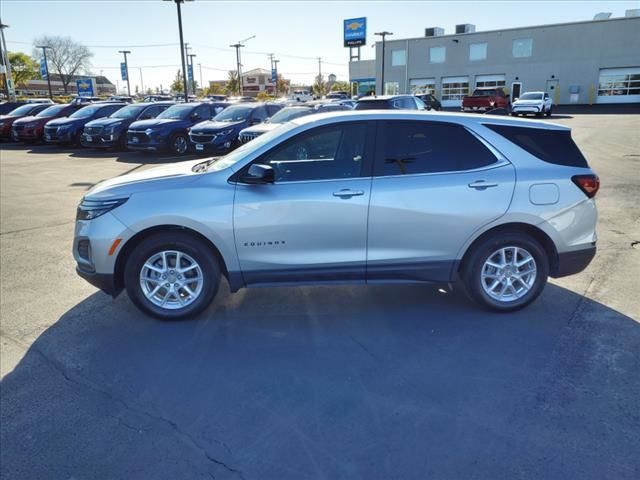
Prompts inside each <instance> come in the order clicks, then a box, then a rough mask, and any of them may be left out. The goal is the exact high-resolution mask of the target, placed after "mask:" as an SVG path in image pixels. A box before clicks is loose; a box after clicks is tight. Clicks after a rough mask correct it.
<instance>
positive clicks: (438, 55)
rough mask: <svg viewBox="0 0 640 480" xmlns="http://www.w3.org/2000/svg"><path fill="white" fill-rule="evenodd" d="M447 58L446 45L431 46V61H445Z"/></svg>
mask: <svg viewBox="0 0 640 480" xmlns="http://www.w3.org/2000/svg"><path fill="white" fill-rule="evenodd" d="M446 59H447V48H446V47H431V48H430V49H429V63H444V61H445V60H446Z"/></svg>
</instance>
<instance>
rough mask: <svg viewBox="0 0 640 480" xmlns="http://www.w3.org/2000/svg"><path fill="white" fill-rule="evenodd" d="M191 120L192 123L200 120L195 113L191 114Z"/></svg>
mask: <svg viewBox="0 0 640 480" xmlns="http://www.w3.org/2000/svg"><path fill="white" fill-rule="evenodd" d="M191 120H193V121H194V122H196V121H198V120H200V115H198V114H197V113H192V114H191Z"/></svg>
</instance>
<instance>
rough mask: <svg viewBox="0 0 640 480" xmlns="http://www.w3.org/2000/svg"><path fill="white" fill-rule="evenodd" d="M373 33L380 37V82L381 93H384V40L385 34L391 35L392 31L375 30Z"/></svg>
mask: <svg viewBox="0 0 640 480" xmlns="http://www.w3.org/2000/svg"><path fill="white" fill-rule="evenodd" d="M374 35H378V36H380V37H382V78H381V79H380V83H381V84H382V95H384V42H385V38H386V36H387V35H393V33H392V32H387V31H386V30H385V31H383V32H376V33H374Z"/></svg>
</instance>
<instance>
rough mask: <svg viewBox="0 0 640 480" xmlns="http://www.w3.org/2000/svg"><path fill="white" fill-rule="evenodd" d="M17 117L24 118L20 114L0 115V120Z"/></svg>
mask: <svg viewBox="0 0 640 480" xmlns="http://www.w3.org/2000/svg"><path fill="white" fill-rule="evenodd" d="M18 118H24V117H22V116H21V115H0V122H1V121H3V120H13V119H18Z"/></svg>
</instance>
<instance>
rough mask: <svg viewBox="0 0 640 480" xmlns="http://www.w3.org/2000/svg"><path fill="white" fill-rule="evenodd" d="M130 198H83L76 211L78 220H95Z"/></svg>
mask: <svg viewBox="0 0 640 480" xmlns="http://www.w3.org/2000/svg"><path fill="white" fill-rule="evenodd" d="M127 200H128V198H114V199H110V200H87V199H83V200H82V202H81V203H80V205H78V210H77V212H76V220H93V219H94V218H98V217H99V216H100V215H104V214H105V213H107V212H109V211H111V210H113V209H114V208H116V207H119V206H120V205H122V204H123V203H124V202H126V201H127Z"/></svg>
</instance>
